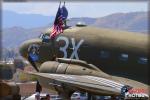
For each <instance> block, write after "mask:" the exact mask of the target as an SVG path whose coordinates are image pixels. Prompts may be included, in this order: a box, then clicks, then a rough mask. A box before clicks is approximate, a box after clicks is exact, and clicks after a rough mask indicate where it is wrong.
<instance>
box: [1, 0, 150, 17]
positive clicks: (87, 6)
mask: <svg viewBox="0 0 150 100" xmlns="http://www.w3.org/2000/svg"><path fill="white" fill-rule="evenodd" d="M62 5H63V3H62ZM58 6H59V2H27V3H25V2H24V3H15V2H13V3H12V2H11V3H8V2H7V3H6V2H3V3H2V9H3V10H8V11H14V12H17V13H26V14H41V15H46V16H55V14H56V12H57V9H58ZM66 8H67V9H68V12H69V16H68V17H69V18H72V17H93V18H96V17H103V16H106V15H109V14H112V13H118V12H121V13H128V12H136V11H148V2H146V1H145V2H144V1H143V2H66Z"/></svg>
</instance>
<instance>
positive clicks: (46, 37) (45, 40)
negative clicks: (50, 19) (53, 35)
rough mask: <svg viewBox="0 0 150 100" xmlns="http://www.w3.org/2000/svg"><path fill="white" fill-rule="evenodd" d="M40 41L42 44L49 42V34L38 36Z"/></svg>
mask: <svg viewBox="0 0 150 100" xmlns="http://www.w3.org/2000/svg"><path fill="white" fill-rule="evenodd" d="M39 38H40V39H42V42H49V39H50V36H49V34H43V33H42V34H40V36H39Z"/></svg>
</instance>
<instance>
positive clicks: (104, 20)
mask: <svg viewBox="0 0 150 100" xmlns="http://www.w3.org/2000/svg"><path fill="white" fill-rule="evenodd" d="M2 19H3V20H2V21H3V23H2V26H3V31H2V33H3V34H2V46H3V47H6V48H17V47H18V46H19V45H20V44H21V43H22V42H23V41H25V40H27V39H31V38H34V37H38V36H39V35H40V34H41V32H43V31H44V30H45V29H46V28H49V27H51V26H52V23H53V21H54V19H55V17H54V16H43V15H39V14H18V13H15V12H12V11H3V14H2ZM77 22H83V23H85V24H87V25H89V26H94V27H99V28H101V27H102V28H110V29H114V30H124V31H132V32H140V33H142V34H146V33H148V14H147V12H130V13H114V14H110V15H107V16H104V17H100V18H89V17H82V18H70V19H69V21H67V24H68V25H70V26H75V25H76V23H77Z"/></svg>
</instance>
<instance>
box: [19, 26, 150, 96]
mask: <svg viewBox="0 0 150 100" xmlns="http://www.w3.org/2000/svg"><path fill="white" fill-rule="evenodd" d="M50 32H51V29H48V30H47V31H46V32H44V33H43V34H42V36H43V37H44V38H43V39H41V38H36V39H31V40H28V41H25V42H24V43H23V44H22V45H21V47H20V53H21V55H22V56H23V57H24V58H26V59H28V57H29V53H33V54H36V56H37V59H36V61H35V62H34V63H33V62H31V61H30V62H31V63H32V65H33V66H34V67H35V69H36V70H37V71H39V72H37V73H33V72H30V73H29V74H31V75H35V76H38V79H39V81H40V83H41V84H42V85H43V86H46V87H47V88H51V89H53V90H56V91H58V93H60V94H61V95H63V96H65V97H69V96H70V95H71V93H73V92H74V91H77V90H79V91H87V92H89V93H92V94H98V95H120V94H121V88H122V87H124V86H130V87H132V88H141V89H145V90H148V88H149V85H148V83H147V80H148V64H147V63H146V60H147V54H148V35H145V34H139V33H132V32H124V31H114V30H110V29H101V28H95V27H89V26H76V27H69V28H67V29H65V30H64V32H63V33H62V34H60V35H59V36H57V37H56V38H55V39H53V40H49V39H48V38H49V34H50ZM55 57H56V58H58V59H55ZM66 58H68V59H66ZM138 59H139V60H141V59H142V61H143V59H144V61H145V62H144V63H141V62H138Z"/></svg>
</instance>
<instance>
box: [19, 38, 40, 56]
mask: <svg viewBox="0 0 150 100" xmlns="http://www.w3.org/2000/svg"><path fill="white" fill-rule="evenodd" d="M41 43H42V41H41V40H40V39H31V40H27V41H25V42H24V43H23V44H22V45H21V46H20V48H19V52H20V54H21V56H23V57H24V58H27V57H28V53H29V52H31V53H33V54H38V53H39V47H40V45H41Z"/></svg>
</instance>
